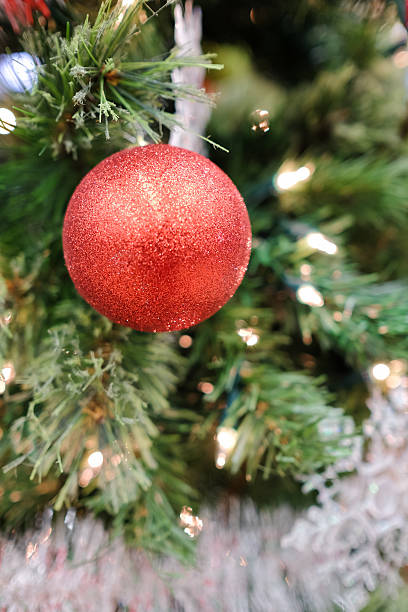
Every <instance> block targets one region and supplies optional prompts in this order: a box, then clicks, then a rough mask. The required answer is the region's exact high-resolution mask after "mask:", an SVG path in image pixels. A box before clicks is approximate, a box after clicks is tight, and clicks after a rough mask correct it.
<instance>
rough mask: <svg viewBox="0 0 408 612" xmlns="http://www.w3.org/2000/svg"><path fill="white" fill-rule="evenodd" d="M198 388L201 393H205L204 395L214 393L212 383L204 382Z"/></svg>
mask: <svg viewBox="0 0 408 612" xmlns="http://www.w3.org/2000/svg"><path fill="white" fill-rule="evenodd" d="M197 388H198V390H199V391H201V392H202V393H204V395H208V394H209V393H212V392H213V390H214V385H213V384H212V383H210V382H207V381H202V382H199V383H198V385H197Z"/></svg>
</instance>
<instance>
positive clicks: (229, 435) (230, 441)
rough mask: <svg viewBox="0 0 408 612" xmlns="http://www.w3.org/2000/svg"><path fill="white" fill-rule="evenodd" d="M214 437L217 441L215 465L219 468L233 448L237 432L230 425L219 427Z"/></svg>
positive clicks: (223, 464) (222, 465)
mask: <svg viewBox="0 0 408 612" xmlns="http://www.w3.org/2000/svg"><path fill="white" fill-rule="evenodd" d="M215 439H216V441H217V450H216V457H215V466H216V467H217V468H218V469H219V470H221V469H222V468H223V467H224V466H225V464H226V462H227V459H228V457H229V456H230V455H231V453H232V451H233V450H234V448H235V445H236V443H237V439H238V432H237V430H236V429H233V428H232V427H220V428H219V429H218V432H217V435H216V438H215Z"/></svg>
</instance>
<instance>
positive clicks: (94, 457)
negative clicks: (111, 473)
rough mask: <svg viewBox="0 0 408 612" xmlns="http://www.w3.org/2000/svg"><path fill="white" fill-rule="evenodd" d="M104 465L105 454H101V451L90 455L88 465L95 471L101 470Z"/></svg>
mask: <svg viewBox="0 0 408 612" xmlns="http://www.w3.org/2000/svg"><path fill="white" fill-rule="evenodd" d="M102 463H103V454H102V453H101V451H94V452H93V453H91V454H90V455H89V457H88V465H89V466H90V467H91V468H93V469H97V468H100V467H101V465H102Z"/></svg>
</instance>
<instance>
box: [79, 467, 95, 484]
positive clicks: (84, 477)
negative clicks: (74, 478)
mask: <svg viewBox="0 0 408 612" xmlns="http://www.w3.org/2000/svg"><path fill="white" fill-rule="evenodd" d="M94 475H95V474H94V471H93V469H92V468H90V467H88V468H85V469H84V470H83V471H82V472H81V474H80V476H79V486H80V487H87V486H88V485H89V483H90V482H91V480H92V478H93V477H94Z"/></svg>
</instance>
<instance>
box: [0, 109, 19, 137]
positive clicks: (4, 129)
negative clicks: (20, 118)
mask: <svg viewBox="0 0 408 612" xmlns="http://www.w3.org/2000/svg"><path fill="white" fill-rule="evenodd" d="M15 127H16V116H15V114H14V113H13V112H12V111H11V110H10V109H9V108H4V107H2V108H0V134H9V133H10V132H12V131H13V130H14V128H15Z"/></svg>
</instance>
